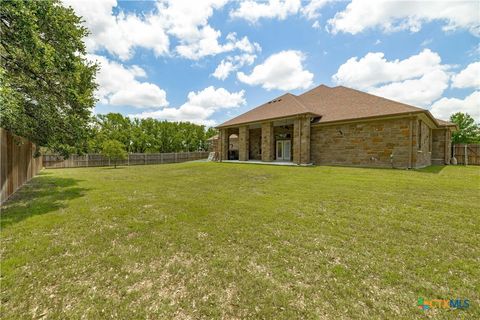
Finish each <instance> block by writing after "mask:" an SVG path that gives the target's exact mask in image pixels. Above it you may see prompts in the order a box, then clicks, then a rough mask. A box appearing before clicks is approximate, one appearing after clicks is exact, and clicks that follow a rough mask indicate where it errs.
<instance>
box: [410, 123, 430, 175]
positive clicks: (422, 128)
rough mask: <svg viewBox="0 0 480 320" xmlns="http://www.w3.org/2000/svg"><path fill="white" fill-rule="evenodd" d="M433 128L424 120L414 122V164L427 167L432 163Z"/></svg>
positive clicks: (418, 166) (417, 166)
mask: <svg viewBox="0 0 480 320" xmlns="http://www.w3.org/2000/svg"><path fill="white" fill-rule="evenodd" d="M431 131H432V130H431V129H430V127H429V126H427V124H426V123H425V122H423V121H422V120H416V121H414V122H413V132H414V142H413V145H414V146H415V152H414V153H413V166H414V167H416V168H421V167H426V166H429V165H431V164H432V149H431V148H432V145H431V136H432V134H431Z"/></svg>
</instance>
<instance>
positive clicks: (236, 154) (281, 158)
mask: <svg viewBox="0 0 480 320" xmlns="http://www.w3.org/2000/svg"><path fill="white" fill-rule="evenodd" d="M310 119H311V117H310V116H309V115H306V114H305V115H299V116H296V117H289V118H282V119H276V120H272V121H266V122H262V123H258V122H257V123H249V124H241V125H238V126H229V127H222V128H219V144H218V151H219V159H220V161H226V162H233V161H235V162H237V163H239V162H240V163H245V162H249V163H271V164H278V165H298V164H308V163H310ZM235 138H237V139H238V140H237V139H235ZM235 140H237V141H235Z"/></svg>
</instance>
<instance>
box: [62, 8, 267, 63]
mask: <svg viewBox="0 0 480 320" xmlns="http://www.w3.org/2000/svg"><path fill="white" fill-rule="evenodd" d="M63 1H64V3H65V4H67V5H70V6H72V8H73V9H74V10H75V12H76V13H77V14H78V15H80V16H83V18H84V20H85V25H86V27H88V29H89V30H90V31H91V35H90V36H88V37H87V39H86V44H87V50H88V51H89V52H91V53H93V52H96V51H98V50H101V49H106V50H107V51H108V52H110V53H111V54H113V55H116V56H117V57H119V58H120V59H121V60H128V59H130V58H131V57H132V56H133V54H134V48H136V47H143V48H147V49H151V50H153V52H154V53H155V55H156V56H161V55H167V54H169V53H170V48H169V47H170V37H175V38H176V39H177V40H178V45H177V47H176V48H175V51H176V53H178V54H179V55H180V56H182V57H184V58H188V59H194V60H197V59H200V58H202V57H205V56H209V55H216V54H219V53H223V52H229V51H233V50H239V51H243V52H251V50H252V48H255V47H256V46H259V45H258V44H257V43H250V41H249V40H248V38H247V37H243V38H242V39H240V40H238V39H236V36H233V37H231V38H230V39H228V41H227V42H225V43H223V44H222V43H220V42H219V39H220V37H221V32H220V31H218V30H215V29H214V28H212V27H211V26H210V25H209V24H208V19H209V18H210V17H211V16H212V15H213V11H214V10H219V9H221V8H222V7H223V6H224V5H225V3H226V2H227V0H205V1H189V0H158V1H157V3H156V10H153V11H151V12H149V13H146V14H141V15H139V14H134V13H129V14H125V13H123V12H120V13H119V14H117V15H115V14H114V13H113V9H114V8H116V7H117V1H116V0H102V1H93V0H92V1H81V0H63Z"/></svg>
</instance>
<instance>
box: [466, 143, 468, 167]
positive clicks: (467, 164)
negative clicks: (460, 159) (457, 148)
mask: <svg viewBox="0 0 480 320" xmlns="http://www.w3.org/2000/svg"><path fill="white" fill-rule="evenodd" d="M467 150H468V147H467V144H466V143H465V165H466V166H467V165H468V155H467V152H468V151H467Z"/></svg>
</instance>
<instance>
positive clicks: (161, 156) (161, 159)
mask: <svg viewBox="0 0 480 320" xmlns="http://www.w3.org/2000/svg"><path fill="white" fill-rule="evenodd" d="M160 163H163V153H160Z"/></svg>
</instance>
